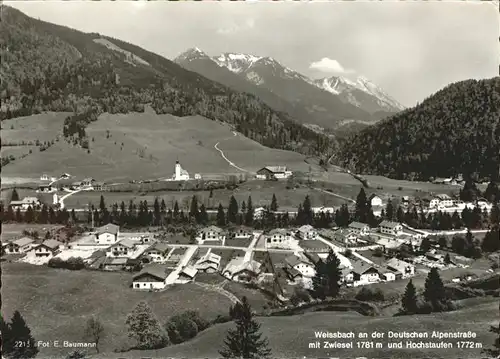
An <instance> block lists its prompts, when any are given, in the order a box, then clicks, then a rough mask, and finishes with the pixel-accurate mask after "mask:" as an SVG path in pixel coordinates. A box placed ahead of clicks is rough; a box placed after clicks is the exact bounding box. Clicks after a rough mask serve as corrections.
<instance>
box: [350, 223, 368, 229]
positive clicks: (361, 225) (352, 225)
mask: <svg viewBox="0 0 500 359" xmlns="http://www.w3.org/2000/svg"><path fill="white" fill-rule="evenodd" d="M349 228H356V229H365V228H370V226H369V225H367V224H366V223H361V222H352V223H350V224H349Z"/></svg>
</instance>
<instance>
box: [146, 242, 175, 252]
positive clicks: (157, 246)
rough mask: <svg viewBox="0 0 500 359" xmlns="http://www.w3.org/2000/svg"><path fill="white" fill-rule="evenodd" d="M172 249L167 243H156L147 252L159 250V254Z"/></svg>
mask: <svg viewBox="0 0 500 359" xmlns="http://www.w3.org/2000/svg"><path fill="white" fill-rule="evenodd" d="M168 249H170V247H169V246H168V244H167V243H165V242H156V243H153V244H152V245H151V246H150V247H149V248H148V249H147V250H146V251H148V250H157V251H159V252H165V251H166V250H168Z"/></svg>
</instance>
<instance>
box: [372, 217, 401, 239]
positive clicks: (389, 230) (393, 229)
mask: <svg viewBox="0 0 500 359" xmlns="http://www.w3.org/2000/svg"><path fill="white" fill-rule="evenodd" d="M378 228H379V230H380V233H384V234H390V235H393V236H397V235H399V234H401V233H403V226H402V225H401V224H399V223H397V222H391V221H382V223H380V224H379V227H378Z"/></svg>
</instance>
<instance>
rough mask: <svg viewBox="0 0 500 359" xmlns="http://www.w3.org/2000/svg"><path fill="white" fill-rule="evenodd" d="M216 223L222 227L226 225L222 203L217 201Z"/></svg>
mask: <svg viewBox="0 0 500 359" xmlns="http://www.w3.org/2000/svg"><path fill="white" fill-rule="evenodd" d="M217 225H218V226H219V227H224V226H225V225H226V215H225V214H224V207H222V203H219V208H218V209H217Z"/></svg>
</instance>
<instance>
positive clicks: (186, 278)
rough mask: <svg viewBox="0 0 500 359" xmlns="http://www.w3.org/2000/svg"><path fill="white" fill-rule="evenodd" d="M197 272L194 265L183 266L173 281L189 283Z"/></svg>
mask: <svg viewBox="0 0 500 359" xmlns="http://www.w3.org/2000/svg"><path fill="white" fill-rule="evenodd" d="M197 273H198V269H196V268H195V267H193V266H185V267H183V268H182V269H181V270H180V271H179V273H178V276H177V279H176V280H175V283H177V284H186V283H189V282H191V281H192V280H193V279H194V278H195V277H196V274H197Z"/></svg>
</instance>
